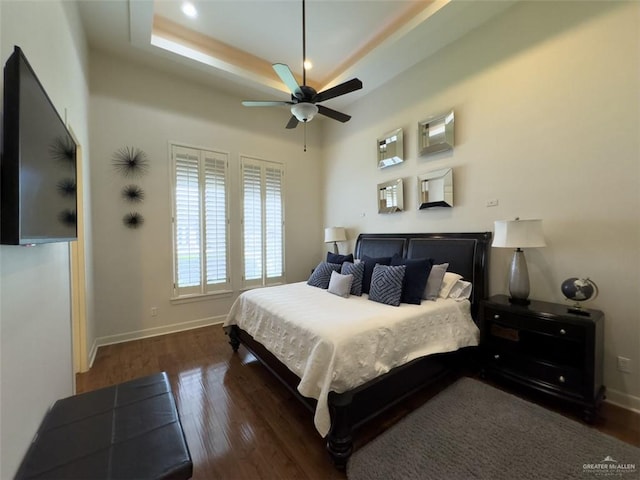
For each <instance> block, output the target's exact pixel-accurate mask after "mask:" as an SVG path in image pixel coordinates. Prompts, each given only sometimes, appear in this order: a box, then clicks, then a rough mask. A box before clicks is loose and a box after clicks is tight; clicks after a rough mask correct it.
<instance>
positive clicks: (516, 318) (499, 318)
mask: <svg viewBox="0 0 640 480" xmlns="http://www.w3.org/2000/svg"><path fill="white" fill-rule="evenodd" d="M486 315H487V320H488V321H489V322H490V323H498V324H500V325H503V326H505V327H510V328H515V329H518V330H528V331H534V332H538V333H544V334H547V335H553V336H555V337H558V338H564V339H567V340H575V341H583V340H584V338H585V331H584V328H581V327H579V326H576V325H569V324H567V323H560V322H556V321H553V320H542V319H540V318H534V317H530V316H527V315H518V314H515V313H512V312H503V311H500V310H497V309H492V308H487V309H486Z"/></svg>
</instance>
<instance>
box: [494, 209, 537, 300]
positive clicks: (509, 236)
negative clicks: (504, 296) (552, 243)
mask: <svg viewBox="0 0 640 480" xmlns="http://www.w3.org/2000/svg"><path fill="white" fill-rule="evenodd" d="M494 230H495V232H494V235H493V243H492V244H491V246H492V247H500V248H515V251H514V252H513V258H512V259H511V267H510V268H509V293H510V294H511V297H510V298H509V302H511V303H515V304H517V305H529V303H530V302H529V299H528V297H529V271H528V270H527V261H526V259H525V257H524V252H523V251H522V249H523V248H538V247H544V246H545V245H546V244H545V241H544V236H543V235H542V220H520V219H519V218H516V219H515V220H496V222H495V228H494Z"/></svg>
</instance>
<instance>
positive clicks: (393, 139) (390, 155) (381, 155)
mask: <svg viewBox="0 0 640 480" xmlns="http://www.w3.org/2000/svg"><path fill="white" fill-rule="evenodd" d="M402 146H403V136H402V129H401V128H398V129H397V130H394V131H392V132H389V133H387V134H385V135H383V136H382V137H380V138H378V141H377V148H378V168H385V167H390V166H391V165H397V164H398V163H402V162H403V161H404V149H403V147H402Z"/></svg>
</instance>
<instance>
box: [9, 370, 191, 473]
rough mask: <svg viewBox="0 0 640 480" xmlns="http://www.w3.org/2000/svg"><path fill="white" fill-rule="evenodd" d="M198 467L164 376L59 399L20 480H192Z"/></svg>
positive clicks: (23, 467)
mask: <svg viewBox="0 0 640 480" xmlns="http://www.w3.org/2000/svg"><path fill="white" fill-rule="evenodd" d="M192 471H193V464H192V462H191V455H190V453H189V448H188V446H187V442H186V440H185V437H184V432H183V431H182V425H181V424H180V419H179V418H178V411H177V410H176V404H175V400H174V398H173V393H172V392H171V386H170V385H169V379H168V377H167V374H166V373H165V372H162V373H158V374H155V375H150V376H148V377H143V378H138V379H136V380H132V381H130V382H126V383H121V384H119V385H114V386H112V387H107V388H103V389H100V390H96V391H93V392H87V393H83V394H81V395H75V396H73V397H68V398H64V399H62V400H58V401H57V402H56V403H55V404H54V405H53V407H52V408H51V410H49V412H48V413H47V414H46V416H45V418H44V420H43V421H42V424H41V425H40V429H39V430H38V433H37V436H36V438H35V440H34V441H33V443H32V444H31V446H30V448H29V450H28V451H27V454H26V456H25V458H24V460H23V461H22V464H21V466H20V468H19V470H18V473H17V475H16V478H17V479H44V478H58V479H60V478H64V479H71V478H78V479H79V478H82V479H116V478H118V479H119V478H130V479H187V478H190V477H191V474H192Z"/></svg>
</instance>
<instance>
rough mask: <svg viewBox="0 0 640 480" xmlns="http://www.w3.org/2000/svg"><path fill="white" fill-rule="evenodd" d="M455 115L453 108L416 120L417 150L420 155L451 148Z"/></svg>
mask: <svg viewBox="0 0 640 480" xmlns="http://www.w3.org/2000/svg"><path fill="white" fill-rule="evenodd" d="M454 125H455V115H454V113H453V110H450V111H448V112H447V113H442V114H440V115H434V116H432V117H429V118H427V119H425V120H422V121H421V122H418V152H419V154H420V155H430V154H432V153H437V152H444V151H447V150H452V149H453V144H454V135H453V133H454Z"/></svg>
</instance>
